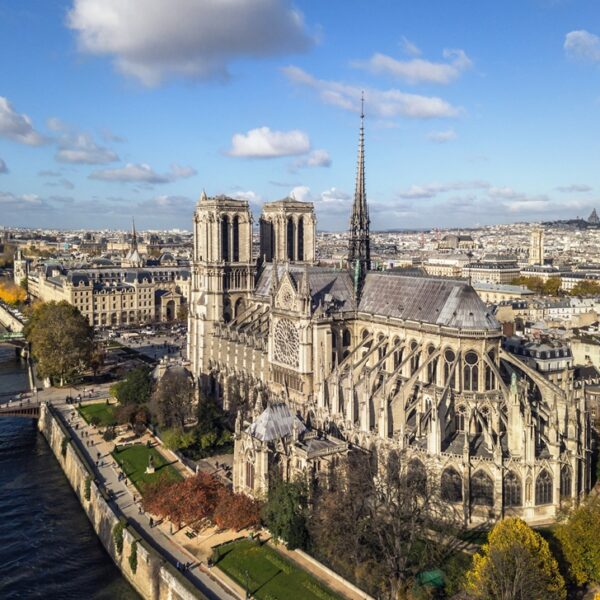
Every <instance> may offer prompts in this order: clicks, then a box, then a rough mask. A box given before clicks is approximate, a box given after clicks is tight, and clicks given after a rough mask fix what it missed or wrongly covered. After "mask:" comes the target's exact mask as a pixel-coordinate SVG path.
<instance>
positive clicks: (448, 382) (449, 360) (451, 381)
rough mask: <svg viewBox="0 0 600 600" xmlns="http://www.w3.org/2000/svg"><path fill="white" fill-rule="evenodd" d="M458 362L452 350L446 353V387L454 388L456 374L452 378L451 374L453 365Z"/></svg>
mask: <svg viewBox="0 0 600 600" xmlns="http://www.w3.org/2000/svg"><path fill="white" fill-rule="evenodd" d="M455 360H456V354H454V352H453V351H452V350H450V348H448V350H446V351H445V352H444V385H450V387H451V388H453V387H454V381H455V378H456V373H455V372H453V373H452V377H450V372H451V371H452V365H453V363H454V361H455Z"/></svg>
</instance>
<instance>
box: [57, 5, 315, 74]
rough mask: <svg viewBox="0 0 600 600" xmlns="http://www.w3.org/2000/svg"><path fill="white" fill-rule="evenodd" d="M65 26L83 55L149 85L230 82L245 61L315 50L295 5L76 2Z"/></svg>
mask: <svg viewBox="0 0 600 600" xmlns="http://www.w3.org/2000/svg"><path fill="white" fill-rule="evenodd" d="M67 24H68V26H69V27H70V28H71V29H73V30H75V31H76V32H77V37H78V43H79V48H80V50H81V51H83V52H87V53H90V54H94V55H100V56H110V57H112V58H113V60H114V64H115V66H116V68H117V69H118V70H119V71H120V72H121V73H123V74H125V75H128V76H131V77H134V78H135V79H137V80H139V81H140V82H141V83H142V84H144V85H147V86H153V85H157V84H159V83H161V82H162V81H163V80H164V79H165V78H167V77H172V76H180V77H186V78H193V79H205V78H211V77H219V78H224V77H227V76H228V64H229V63H230V62H231V61H233V60H235V59H237V58H239V57H246V56H252V57H266V56H275V55H281V54H287V53H291V52H301V51H305V50H307V49H308V48H310V47H311V46H312V44H313V40H312V39H311V38H310V37H309V35H308V34H307V33H306V30H305V26H304V22H303V18H302V15H301V14H300V13H299V12H298V11H297V10H296V9H294V8H293V7H292V6H291V3H290V2H289V0H253V1H251V2H249V1H248V0H227V1H215V0H212V1H198V0H169V1H168V2H166V1H165V0H144V2H143V3H140V2H136V1H135V0H74V1H73V7H72V8H71V10H70V11H69V13H68V17H67Z"/></svg>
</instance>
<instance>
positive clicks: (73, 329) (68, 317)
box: [24, 301, 94, 385]
mask: <svg viewBox="0 0 600 600" xmlns="http://www.w3.org/2000/svg"><path fill="white" fill-rule="evenodd" d="M24 334H25V337H26V338H27V340H28V341H29V342H30V343H31V351H32V354H33V357H34V358H35V360H36V361H37V369H38V373H39V374H40V376H41V377H48V378H50V379H51V380H55V381H59V382H60V384H61V385H63V384H64V383H65V382H67V381H69V380H71V379H72V378H73V377H74V376H75V375H77V374H79V373H81V372H83V371H84V370H85V369H87V368H88V367H89V365H90V360H91V357H92V351H93V349H94V330H93V329H92V327H90V325H89V324H88V322H87V319H86V318H85V317H84V316H83V315H82V314H81V313H80V312H79V311H78V310H77V309H76V308H75V307H74V306H71V305H70V304H69V303H68V302H65V301H63V302H58V303H57V302H48V303H44V304H41V305H39V306H38V307H37V308H36V309H35V310H34V311H33V313H32V315H31V317H30V319H29V321H28V322H27V325H26V326H25V329H24Z"/></svg>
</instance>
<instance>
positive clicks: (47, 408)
mask: <svg viewBox="0 0 600 600" xmlns="http://www.w3.org/2000/svg"><path fill="white" fill-rule="evenodd" d="M38 429H39V430H40V432H41V433H42V435H43V436H44V437H45V438H46V441H47V442H48V445H49V446H50V448H51V449H52V452H53V453H54V455H55V457H56V459H57V460H58V462H59V464H60V466H61V467H62V469H63V471H64V473H65V475H66V477H67V479H68V480H69V483H70V484H71V487H72V488H73V491H74V492H75V494H76V495H77V498H78V499H79V502H80V503H81V506H82V508H83V510H84V512H85V514H86V515H87V517H88V519H89V520H90V522H91V524H92V527H93V528H94V531H95V532H96V534H97V535H98V538H99V539H100V541H101V542H102V545H103V546H104V548H105V550H106V551H107V552H108V554H109V555H110V556H111V558H112V559H113V561H114V562H115V564H116V565H117V567H118V568H119V569H120V571H121V573H122V574H123V576H124V577H125V579H127V581H128V582H129V583H130V584H131V585H132V586H133V588H135V590H136V591H137V592H138V593H139V594H140V596H142V597H143V598H144V599H145V600H193V599H200V600H205V599H206V597H205V596H204V595H203V594H202V593H201V592H200V591H199V590H197V589H196V588H195V587H194V586H193V585H192V584H191V583H190V582H189V581H188V580H187V579H186V578H185V577H183V576H182V575H181V573H179V571H177V569H175V568H174V567H173V566H172V565H171V564H170V563H168V562H167V561H165V559H164V558H163V557H162V556H161V555H160V554H159V553H158V552H157V551H156V550H155V549H154V548H153V547H152V546H150V545H149V544H148V543H147V542H146V540H145V539H144V538H143V537H142V536H141V535H140V534H139V533H138V532H137V531H136V529H135V527H134V525H133V523H131V522H129V521H128V519H127V518H126V517H124V516H123V515H121V514H119V512H118V509H117V508H116V507H115V506H114V505H113V504H112V503H111V502H110V500H109V497H108V493H107V491H106V489H105V488H104V487H103V486H102V484H101V483H99V482H98V481H96V480H95V474H94V469H93V467H92V465H91V464H90V462H89V459H88V458H87V457H86V456H85V454H84V453H83V452H82V451H81V450H80V449H79V448H78V447H77V445H76V441H75V440H72V439H71V436H70V434H69V430H68V428H67V426H66V424H65V423H64V421H63V418H62V415H60V413H59V412H58V411H57V410H56V409H55V408H53V407H52V406H51V405H49V404H46V403H43V404H42V405H41V406H40V417H39V420H38ZM118 548H120V551H119V549H118ZM133 556H135V558H132V557H133Z"/></svg>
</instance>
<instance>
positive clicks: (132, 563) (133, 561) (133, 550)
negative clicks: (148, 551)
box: [129, 542, 138, 574]
mask: <svg viewBox="0 0 600 600" xmlns="http://www.w3.org/2000/svg"><path fill="white" fill-rule="evenodd" d="M137 565H138V561H137V542H133V544H131V554H130V555H129V566H130V567H131V572H132V573H134V574H135V572H136V571H137Z"/></svg>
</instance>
